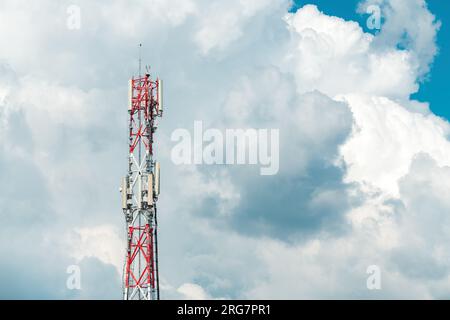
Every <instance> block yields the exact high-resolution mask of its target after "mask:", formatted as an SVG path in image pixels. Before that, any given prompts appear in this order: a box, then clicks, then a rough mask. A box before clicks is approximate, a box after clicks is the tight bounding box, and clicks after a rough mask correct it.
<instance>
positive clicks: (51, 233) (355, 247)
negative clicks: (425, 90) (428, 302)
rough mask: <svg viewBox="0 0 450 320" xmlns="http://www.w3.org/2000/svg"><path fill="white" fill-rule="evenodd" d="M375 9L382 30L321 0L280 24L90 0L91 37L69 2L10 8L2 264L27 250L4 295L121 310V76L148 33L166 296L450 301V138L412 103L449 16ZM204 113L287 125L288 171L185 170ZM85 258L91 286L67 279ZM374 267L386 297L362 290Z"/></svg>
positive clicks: (229, 10) (231, 12)
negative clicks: (179, 133) (73, 286)
mask: <svg viewBox="0 0 450 320" xmlns="http://www.w3.org/2000/svg"><path fill="white" fill-rule="evenodd" d="M367 3H369V2H367ZM378 3H379V4H380V5H382V7H383V10H384V11H383V12H384V14H385V18H386V19H385V23H384V25H383V29H382V30H381V32H379V33H377V34H375V35H372V34H368V33H364V32H363V30H362V29H361V28H360V26H359V25H358V24H357V23H355V22H350V21H345V20H343V19H341V18H338V17H332V16H328V15H325V14H324V13H322V12H320V10H319V9H318V8H317V7H315V6H312V5H307V6H304V7H302V8H300V9H299V10H298V11H297V12H295V13H289V14H287V13H286V8H287V5H288V3H287V2H286V1H280V2H272V1H261V2H258V1H255V2H253V1H251V2H248V1H245V2H243V1H232V2H226V3H219V2H209V1H175V2H167V1H152V2H145V1H143V2H142V3H141V4H142V5H141V6H137V5H136V6H135V7H133V6H131V7H130V5H129V3H128V2H127V1H119V0H118V1H113V2H111V3H109V4H108V6H103V5H100V4H99V3H93V2H90V1H80V2H79V3H78V5H79V6H80V9H81V17H82V27H81V29H80V30H78V31H73V30H72V31H71V30H68V29H67V28H66V18H67V12H66V9H67V5H68V4H69V3H61V4H54V3H50V2H47V1H41V2H40V3H39V5H37V4H36V5H32V6H29V4H26V7H25V6H24V5H25V4H24V2H23V3H19V2H16V1H6V2H3V3H2V5H1V6H2V10H1V13H0V18H1V19H0V36H2V39H5V41H4V45H3V46H2V49H4V50H0V52H1V53H0V59H1V61H2V63H1V64H0V71H2V72H1V76H0V142H1V144H0V150H1V153H0V168H2V169H1V170H0V182H1V184H0V214H1V215H0V220H1V221H2V224H1V225H2V227H1V231H2V232H1V237H2V239H3V241H2V243H3V245H2V246H0V253H2V256H12V257H13V258H14V259H8V261H4V260H2V263H1V265H2V266H1V271H2V274H3V275H5V274H6V275H8V276H3V277H0V283H1V284H2V288H12V290H10V289H8V291H5V290H2V291H1V292H0V293H1V295H2V296H3V297H14V298H117V299H120V297H121V283H120V272H121V270H120V269H121V263H122V257H123V252H124V248H125V243H124V241H123V232H122V231H121V230H123V226H124V221H123V216H122V212H121V210H120V197H119V193H118V185H119V181H120V177H121V176H122V175H123V174H125V169H126V144H127V141H126V107H125V105H126V81H127V79H128V77H129V76H130V74H132V73H135V72H136V69H137V63H136V57H137V44H138V43H140V42H142V43H144V47H143V56H144V58H145V60H146V62H151V63H152V65H153V66H155V69H154V70H153V69H152V73H153V74H158V75H161V76H162V77H163V78H164V79H165V80H166V84H168V86H167V90H166V95H167V99H166V101H167V106H168V108H167V109H166V113H165V116H164V118H163V119H162V120H161V122H160V127H159V129H158V132H157V140H158V141H157V145H156V150H157V157H158V159H159V160H160V161H161V162H162V176H163V181H162V194H161V198H160V201H159V211H158V212H159V227H160V232H159V244H160V248H159V249H160V250H159V252H160V259H159V261H160V270H161V273H160V276H161V279H160V280H161V289H162V297H163V298H164V297H174V298H182V297H184V298H195V299H197V298H222V297H225V298H242V297H245V298H344V297H349V298H361V297H366V298H399V297H407V298H433V297H434V298H436V297H437V298H442V297H446V296H448V294H449V290H450V288H449V287H448V283H449V281H448V262H447V261H448V257H447V255H446V253H445V252H447V251H448V250H447V248H446V245H445V243H446V238H447V236H446V235H447V234H448V230H447V228H448V227H447V226H448V222H447V215H446V212H447V211H448V210H447V209H448V201H447V200H446V198H445V197H444V196H443V195H445V194H446V190H447V189H448V186H447V184H446V182H445V180H448V179H443V178H442V177H446V175H448V166H449V164H448V159H449V155H448V152H449V147H448V139H447V137H448V129H449V127H448V122H447V121H445V120H443V119H440V118H438V117H436V116H434V115H433V114H432V113H431V111H430V110H429V108H428V105H427V104H425V103H420V102H417V101H412V100H410V95H411V94H412V93H414V92H416V91H417V90H418V86H419V84H420V81H421V79H422V77H423V76H425V75H426V74H427V70H428V68H429V66H430V64H431V63H432V60H433V57H434V55H435V54H436V52H437V49H436V45H435V38H436V34H437V30H438V26H439V24H438V23H437V22H436V21H435V19H434V17H433V16H432V14H431V13H430V12H429V11H428V10H427V8H426V6H425V5H424V2H421V1H414V2H409V1H408V2H404V1H403V2H402V1H398V0H397V1H396V0H392V1H389V2H383V3H381V2H378ZM400 5H402V6H403V7H404V8H405V11H402V10H403V9H402V10H400V9H399V8H400ZM25 8H27V9H25ZM136 8H139V10H137V9H136ZM406 14H411V15H412V16H413V17H414V20H415V21H418V22H419V23H420V26H421V28H415V29H414V28H413V25H412V23H413V22H411V21H406V20H405V19H406V17H407V16H406ZM127 17H133V19H127ZM283 17H284V18H283ZM19 24H20V25H21V28H18V26H19ZM400 25H404V26H405V27H404V28H403V29H402V28H400ZM6 26H7V27H6ZM142 26H145V28H143V27H142ZM19 30H20V35H19V34H18V32H19ZM405 32H406V33H407V35H408V39H409V40H408V41H406V42H405V41H404V40H405V39H404V38H403V36H401V35H402V34H404V33H405ZM6 43H8V45H6ZM24 47H27V48H28V50H23V49H22V48H24ZM30 52H31V53H32V54H33V56H34V57H38V58H39V63H35V62H33V61H35V60H33V59H30ZM32 62H33V63H32ZM194 120H203V122H204V126H205V127H208V126H213V127H217V128H227V127H240V128H245V127H256V128H279V129H280V161H281V164H280V172H279V174H278V175H276V176H272V177H261V176H260V175H259V174H258V172H257V169H256V168H252V167H251V166H248V167H247V166H244V167H225V166H224V167H196V166H176V165H174V164H173V163H171V161H170V149H171V141H170V139H169V137H170V133H171V132H172V131H173V130H174V129H176V128H178V127H185V128H188V129H189V128H191V127H192V125H193V121H194ZM417 154H420V155H417ZM424 154H427V155H424ZM24 222H26V223H27V229H26V235H25V236H23V237H18V236H17V235H21V234H23V232H24V230H23V226H24ZM61 239H64V241H61ZM447 242H448V241H447ZM11 243H12V244H14V248H17V249H16V250H14V251H13V254H12V255H11V251H12V249H11V248H12V247H11V246H10V244H11ZM28 243H33V246H34V247H33V248H34V250H33V252H32V253H31V256H30V254H29V251H30V250H28V249H22V248H26V247H27V246H26V245H27V244H28ZM415 253H417V254H415ZM30 261H33V263H34V266H35V267H34V268H33V270H32V272H29V273H26V272H25V271H26V270H27V267H28V266H29V264H30ZM72 264H77V265H79V266H80V268H81V271H82V290H81V291H79V292H78V291H77V292H73V291H69V290H68V289H67V288H66V287H65V283H66V279H67V274H66V268H67V266H69V265H72ZM373 264H376V265H379V266H380V268H381V270H382V286H383V290H381V291H376V292H375V291H369V290H367V288H366V278H367V273H366V269H367V267H368V266H369V265H373ZM180 270H183V272H180ZM18 271H20V272H22V273H24V274H25V275H26V276H25V277H24V278H21V280H20V281H19V282H17V283H14V284H13V283H12V282H11V277H10V276H9V275H14V274H17V273H18Z"/></svg>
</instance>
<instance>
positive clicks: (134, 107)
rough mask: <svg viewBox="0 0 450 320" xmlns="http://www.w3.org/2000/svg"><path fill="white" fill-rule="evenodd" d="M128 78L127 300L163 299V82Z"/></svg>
mask: <svg viewBox="0 0 450 320" xmlns="http://www.w3.org/2000/svg"><path fill="white" fill-rule="evenodd" d="M140 64H141V59H140V58H139V76H138V77H136V78H135V77H133V78H132V79H131V80H130V81H129V98H128V116H129V144H128V148H129V149H128V173H127V175H126V176H125V177H124V178H123V180H122V186H121V193H122V209H123V212H124V214H125V220H126V226H127V234H128V238H127V253H126V258H125V265H124V274H123V298H124V299H125V300H159V274H158V242H157V237H158V232H157V211H156V202H157V200H158V196H159V185H160V184H159V163H158V162H157V161H155V160H154V154H153V152H154V150H153V142H154V140H153V139H154V133H155V131H156V128H157V122H156V118H157V117H161V116H162V112H163V103H162V81H161V79H156V80H154V81H153V80H152V78H151V76H150V73H149V72H148V69H147V72H146V73H145V75H143V76H141V74H140Z"/></svg>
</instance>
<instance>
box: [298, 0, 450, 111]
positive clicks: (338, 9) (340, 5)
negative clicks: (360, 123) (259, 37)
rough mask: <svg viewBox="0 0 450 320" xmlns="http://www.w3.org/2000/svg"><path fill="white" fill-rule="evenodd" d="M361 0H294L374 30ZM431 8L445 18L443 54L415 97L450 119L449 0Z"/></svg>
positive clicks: (440, 40) (433, 1) (433, 2)
mask: <svg viewBox="0 0 450 320" xmlns="http://www.w3.org/2000/svg"><path fill="white" fill-rule="evenodd" d="M359 2H360V1H359V0H344V1H333V0H310V1H309V0H308V1H307V0H294V6H293V8H292V9H291V10H292V11H295V10H296V9H297V8H299V7H301V6H303V5H305V4H307V3H313V4H316V5H317V6H318V7H319V9H320V10H322V11H323V12H324V13H326V14H329V15H335V16H338V17H341V18H344V19H346V20H353V21H357V22H359V24H360V25H361V26H362V27H363V28H364V30H365V31H366V32H371V30H369V29H368V28H367V26H366V19H367V15H363V14H359V13H357V12H356V8H357V5H358V3H359ZM427 3H428V8H429V10H430V11H431V12H432V13H433V14H434V15H435V16H436V17H437V19H438V20H440V21H441V23H442V25H441V29H440V31H439V33H438V37H437V44H438V47H439V54H438V55H437V56H436V58H435V60H434V63H433V65H432V68H431V73H430V74H429V76H428V78H427V79H425V80H424V82H422V83H421V85H420V90H419V92H418V93H416V94H414V95H413V96H412V98H414V99H417V100H419V101H426V102H429V103H430V107H431V110H432V111H433V112H434V113H435V114H437V115H439V116H441V117H444V118H446V119H450V106H449V105H448V101H450V88H449V86H448V80H447V79H448V74H449V72H450V10H449V8H448V1H444V0H428V1H427Z"/></svg>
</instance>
